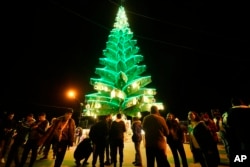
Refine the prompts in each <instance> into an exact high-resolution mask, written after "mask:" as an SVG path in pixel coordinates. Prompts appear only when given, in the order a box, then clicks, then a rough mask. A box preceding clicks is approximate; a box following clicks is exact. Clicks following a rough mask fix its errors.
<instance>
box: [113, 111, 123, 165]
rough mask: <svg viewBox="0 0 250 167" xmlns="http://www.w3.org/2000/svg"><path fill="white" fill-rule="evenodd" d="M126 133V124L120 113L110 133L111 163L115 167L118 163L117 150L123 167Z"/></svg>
mask: <svg viewBox="0 0 250 167" xmlns="http://www.w3.org/2000/svg"><path fill="white" fill-rule="evenodd" d="M125 132H126V125H125V122H124V121H123V120H122V114H121V113H118V114H117V115H116V120H114V121H113V122H112V124H111V127H110V131H109V139H110V148H111V162H112V163H114V167H116V163H117V149H118V151H119V163H120V167H122V163H123V149H124V133H125Z"/></svg>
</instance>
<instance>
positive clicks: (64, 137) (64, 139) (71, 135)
mask: <svg viewBox="0 0 250 167" xmlns="http://www.w3.org/2000/svg"><path fill="white" fill-rule="evenodd" d="M72 114H73V110H72V109H69V110H67V111H66V112H65V114H64V115H63V116H60V117H58V118H57V119H56V120H55V122H54V124H53V125H52V127H51V128H50V129H49V130H48V131H47V133H46V134H45V135H44V137H42V138H41V140H40V141H39V145H42V144H44V143H47V142H50V140H52V139H53V138H54V139H55V142H54V150H55V154H56V158H55V163H54V167H60V166H61V165H62V162H63V159H64V156H65V153H66V151H67V148H68V147H71V146H73V143H74V139H75V128H76V125H75V121H74V119H73V118H72Z"/></svg>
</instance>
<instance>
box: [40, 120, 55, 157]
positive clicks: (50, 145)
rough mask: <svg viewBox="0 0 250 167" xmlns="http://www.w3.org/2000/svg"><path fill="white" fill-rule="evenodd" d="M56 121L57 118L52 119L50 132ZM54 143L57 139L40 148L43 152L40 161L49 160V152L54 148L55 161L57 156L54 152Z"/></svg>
mask: <svg viewBox="0 0 250 167" xmlns="http://www.w3.org/2000/svg"><path fill="white" fill-rule="evenodd" d="M55 120H56V117H53V118H52V119H51V122H50V125H49V127H48V130H49V129H50V128H51V127H52V125H53V124H54V122H55ZM54 142H55V139H54V138H53V139H51V140H50V141H49V143H45V144H44V145H43V146H41V147H40V150H41V151H43V157H42V158H40V160H45V159H48V155H49V151H50V149H51V148H52V151H53V159H55V157H56V155H55V150H54Z"/></svg>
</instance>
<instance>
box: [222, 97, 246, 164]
mask: <svg viewBox="0 0 250 167" xmlns="http://www.w3.org/2000/svg"><path fill="white" fill-rule="evenodd" d="M231 103H232V107H231V108H230V109H229V111H228V115H227V119H226V122H225V126H226V127H225V128H226V133H227V135H228V143H229V162H230V166H231V167H235V166H237V167H245V166H250V164H249V158H250V153H249V152H250V144H249V141H250V137H249V134H248V133H247V132H248V131H249V113H250V107H249V106H248V105H247V102H246V100H245V99H243V98H239V97H235V98H232V100H231ZM241 155H245V156H246V157H247V159H246V160H244V161H241V160H239V157H241ZM237 157H238V158H237Z"/></svg>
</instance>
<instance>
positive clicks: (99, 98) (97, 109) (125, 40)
mask: <svg viewBox="0 0 250 167" xmlns="http://www.w3.org/2000/svg"><path fill="white" fill-rule="evenodd" d="M136 44H137V41H136V40H134V39H133V33H132V32H131V30H130V28H129V24H128V19H127V16H126V13H125V10H124V7H123V6H120V7H119V10H118V13H117V16H116V19H115V24H114V28H113V29H112V30H111V32H110V35H109V36H108V41H107V43H106V49H104V50H103V57H101V58H99V63H100V64H101V65H102V66H103V67H102V68H96V71H95V73H96V74H97V75H99V76H100V78H91V79H90V84H91V85H93V88H94V90H95V91H96V93H92V94H88V95H85V101H86V107H85V110H84V111H85V114H86V115H106V114H116V113H123V114H125V115H129V116H138V115H140V112H143V111H149V109H150V107H151V106H152V105H156V106H158V108H159V109H163V104H162V103H157V102H156V99H155V98H154V96H155V95H156V89H154V88H146V86H147V85H148V84H149V83H151V76H141V75H142V74H143V73H144V72H145V71H146V66H145V65H141V64H140V63H141V62H142V61H143V56H142V55H140V54H138V52H139V47H137V46H136Z"/></svg>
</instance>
